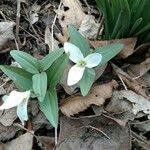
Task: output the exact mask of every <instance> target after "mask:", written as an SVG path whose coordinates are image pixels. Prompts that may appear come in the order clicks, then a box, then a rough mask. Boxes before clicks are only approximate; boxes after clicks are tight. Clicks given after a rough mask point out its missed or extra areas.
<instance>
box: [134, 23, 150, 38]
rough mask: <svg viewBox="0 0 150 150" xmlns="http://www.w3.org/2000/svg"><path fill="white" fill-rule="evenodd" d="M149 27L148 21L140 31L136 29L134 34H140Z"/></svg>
mask: <svg viewBox="0 0 150 150" xmlns="http://www.w3.org/2000/svg"><path fill="white" fill-rule="evenodd" d="M149 29H150V22H149V23H148V24H147V25H145V26H144V27H143V28H142V29H141V30H140V31H138V32H137V33H136V34H135V36H137V35H139V34H142V33H143V32H145V31H147V30H149Z"/></svg>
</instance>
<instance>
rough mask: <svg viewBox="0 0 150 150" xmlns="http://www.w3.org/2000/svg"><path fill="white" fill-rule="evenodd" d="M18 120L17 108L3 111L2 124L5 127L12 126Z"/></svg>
mask: <svg viewBox="0 0 150 150" xmlns="http://www.w3.org/2000/svg"><path fill="white" fill-rule="evenodd" d="M16 118H17V114H16V108H11V109H8V110H5V111H3V114H2V115H1V116H0V123H1V124H3V125H4V126H11V125H12V124H13V122H14V121H15V120H16Z"/></svg>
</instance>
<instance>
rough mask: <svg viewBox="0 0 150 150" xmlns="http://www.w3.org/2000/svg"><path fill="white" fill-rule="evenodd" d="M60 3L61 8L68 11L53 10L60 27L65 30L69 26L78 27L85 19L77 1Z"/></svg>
mask: <svg viewBox="0 0 150 150" xmlns="http://www.w3.org/2000/svg"><path fill="white" fill-rule="evenodd" d="M62 2H63V6H64V7H67V8H68V10H66V11H65V10H55V12H56V13H57V15H58V20H59V23H60V25H61V27H62V28H67V26H68V25H69V24H73V25H75V26H77V27H79V26H80V24H81V22H82V20H83V18H84V17H85V13H84V12H83V11H82V7H81V4H80V2H79V0H63V1H62Z"/></svg>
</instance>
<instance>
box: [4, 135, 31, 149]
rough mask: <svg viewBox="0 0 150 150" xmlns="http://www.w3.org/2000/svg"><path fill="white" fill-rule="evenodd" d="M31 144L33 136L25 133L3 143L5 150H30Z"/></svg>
mask: <svg viewBox="0 0 150 150" xmlns="http://www.w3.org/2000/svg"><path fill="white" fill-rule="evenodd" d="M32 144H33V135H32V134H31V133H25V134H23V135H21V136H19V137H18V138H16V139H14V140H12V141H11V142H7V143H5V148H6V149H7V150H31V149H32Z"/></svg>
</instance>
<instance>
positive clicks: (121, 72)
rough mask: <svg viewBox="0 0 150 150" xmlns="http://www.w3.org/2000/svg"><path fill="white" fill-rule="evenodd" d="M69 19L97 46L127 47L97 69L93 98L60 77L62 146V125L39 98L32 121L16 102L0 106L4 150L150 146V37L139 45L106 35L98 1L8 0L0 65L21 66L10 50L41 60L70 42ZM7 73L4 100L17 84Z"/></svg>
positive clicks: (0, 25) (0, 8)
mask: <svg viewBox="0 0 150 150" xmlns="http://www.w3.org/2000/svg"><path fill="white" fill-rule="evenodd" d="M69 24H73V25H74V26H76V27H77V29H79V32H80V33H82V35H84V36H85V37H86V39H87V40H88V42H89V44H90V46H91V47H93V48H97V47H101V46H103V45H107V44H110V43H114V42H118V41H119V42H121V43H123V44H124V49H123V50H122V52H121V53H120V54H119V55H118V56H117V57H115V58H113V59H112V60H111V61H110V62H108V63H107V64H106V65H103V66H102V67H101V68H100V69H99V70H97V72H96V73H97V74H98V78H97V80H96V82H95V83H94V85H93V88H92V89H91V91H92V92H91V93H90V94H89V95H88V96H87V97H86V98H84V97H82V96H80V93H79V90H78V87H77V86H75V87H71V88H70V87H68V86H67V85H66V82H65V81H64V80H66V79H62V80H61V82H60V84H59V85H58V86H57V92H58V97H59V106H60V118H59V120H60V121H59V127H58V144H57V145H56V147H55V142H54V136H55V130H54V128H53V127H52V125H51V124H50V123H49V121H48V120H47V119H46V117H45V116H44V114H43V113H42V112H41V111H40V109H39V105H38V102H37V100H36V99H33V100H32V101H30V102H29V104H28V114H29V120H28V121H27V122H26V124H25V126H22V125H21V123H20V120H19V119H18V117H17V114H16V108H11V109H8V110H4V111H1V110H0V150H30V149H33V150H40V149H45V150H52V149H53V148H54V147H55V148H56V149H57V150H80V149H82V150H130V149H133V150H150V72H149V70H150V43H142V44H139V43H138V41H137V39H136V38H132V37H131V38H127V39H118V40H114V41H113V40H112V41H101V40H100V39H99V37H100V36H101V35H102V33H103V24H102V14H100V13H99V11H98V10H97V8H96V3H95V2H94V1H90V0H89V1H86V0H83V1H81V3H78V1H77V0H74V1H69V0H64V1H63V2H62V3H60V2H59V1H52V0H45V1H42V0H30V1H27V0H18V1H17V0H1V1H0V64H1V65H4V64H7V65H11V64H14V60H13V59H12V58H11V56H10V51H11V50H14V49H18V50H21V51H25V52H27V53H29V54H31V55H32V56H34V57H36V58H37V59H41V58H43V57H44V56H45V55H46V54H48V53H49V51H51V50H52V49H53V48H54V49H55V48H59V47H62V46H63V44H64V42H66V41H67V40H68V33H67V26H68V25H69ZM0 74H1V78H0V96H1V98H2V96H3V95H5V94H9V93H10V92H11V91H12V90H14V89H16V87H15V85H14V83H13V82H12V81H11V80H10V79H9V78H8V77H7V76H6V75H5V74H4V73H3V72H2V71H0ZM65 75H66V76H67V74H65ZM70 95H71V96H70ZM97 99H100V100H101V104H97V103H96V100H97ZM85 100H87V102H86V103H85V102H84V101H85ZM68 101H69V102H68ZM0 104H2V101H0Z"/></svg>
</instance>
